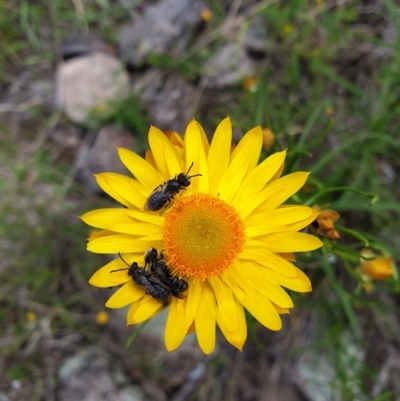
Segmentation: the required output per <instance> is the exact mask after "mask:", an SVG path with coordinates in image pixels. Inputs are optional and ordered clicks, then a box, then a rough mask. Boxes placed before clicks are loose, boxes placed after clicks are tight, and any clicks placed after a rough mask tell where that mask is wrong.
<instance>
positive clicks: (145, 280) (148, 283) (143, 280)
mask: <svg viewBox="0 0 400 401" xmlns="http://www.w3.org/2000/svg"><path fill="white" fill-rule="evenodd" d="M119 257H120V258H121V259H122V261H123V262H124V263H125V264H126V265H127V266H128V268H126V269H118V270H111V271H110V273H114V272H118V271H121V270H128V276H130V277H132V281H133V282H134V283H135V284H136V285H137V286H139V287H140V288H142V289H143V290H144V291H145V292H146V294H148V295H151V296H152V297H153V298H154V299H155V300H156V301H158V302H160V303H162V304H164V305H167V304H168V303H169V301H170V300H171V291H170V290H169V289H168V288H166V287H165V286H164V285H162V284H161V283H159V282H158V281H156V280H153V277H152V273H151V271H149V270H146V269H144V268H142V267H139V265H138V264H137V262H133V263H132V264H131V265H129V264H128V263H127V262H126V261H125V260H124V259H123V258H122V256H121V254H119Z"/></svg>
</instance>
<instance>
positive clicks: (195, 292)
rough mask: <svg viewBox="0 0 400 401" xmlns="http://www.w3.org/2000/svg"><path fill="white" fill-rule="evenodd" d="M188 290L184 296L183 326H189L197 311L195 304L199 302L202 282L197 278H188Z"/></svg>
mask: <svg viewBox="0 0 400 401" xmlns="http://www.w3.org/2000/svg"><path fill="white" fill-rule="evenodd" d="M187 282H188V284H189V291H188V294H187V298H186V312H185V328H186V329H187V328H188V327H190V326H191V324H192V323H193V321H194V318H195V316H196V312H197V305H198V304H199V300H200V295H201V287H202V283H201V281H199V280H196V279H193V278H188V279H187Z"/></svg>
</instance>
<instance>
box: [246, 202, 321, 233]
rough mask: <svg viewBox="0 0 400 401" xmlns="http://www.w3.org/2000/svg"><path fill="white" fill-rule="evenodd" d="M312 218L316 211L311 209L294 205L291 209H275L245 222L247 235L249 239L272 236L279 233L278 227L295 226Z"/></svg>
mask: <svg viewBox="0 0 400 401" xmlns="http://www.w3.org/2000/svg"><path fill="white" fill-rule="evenodd" d="M311 216H315V211H314V210H313V209H312V208H311V207H308V206H294V205H293V206H291V207H285V208H278V209H274V210H271V211H270V212H268V213H264V214H263V215H261V214H260V213H258V214H254V215H253V214H252V215H250V216H249V217H248V218H247V219H246V220H245V221H244V222H245V224H246V235H248V236H249V237H256V236H259V235H264V234H270V233H272V232H274V231H278V230H275V228H276V227H281V226H288V225H293V224H294V223H296V222H299V221H304V220H306V219H308V218H310V217H311ZM314 218H315V217H314ZM290 231H296V230H290Z"/></svg>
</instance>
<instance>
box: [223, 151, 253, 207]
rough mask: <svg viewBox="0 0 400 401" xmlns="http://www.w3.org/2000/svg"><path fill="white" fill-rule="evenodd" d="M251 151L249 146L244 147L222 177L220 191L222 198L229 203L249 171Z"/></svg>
mask: <svg viewBox="0 0 400 401" xmlns="http://www.w3.org/2000/svg"><path fill="white" fill-rule="evenodd" d="M249 153H250V150H249V149H248V148H243V149H242V150H241V152H239V153H238V154H237V156H236V157H235V159H234V160H233V161H232V163H231V164H230V165H229V167H228V168H227V170H226V171H225V173H224V175H223V176H222V177H221V181H220V183H219V187H218V193H219V194H220V196H221V199H223V200H225V201H226V202H228V203H230V201H231V199H233V197H234V196H235V194H236V192H237V190H238V188H239V186H240V184H241V183H242V180H243V178H244V176H245V174H246V172H247V169H248V166H249V162H250V158H249Z"/></svg>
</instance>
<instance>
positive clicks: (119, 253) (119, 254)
mask: <svg viewBox="0 0 400 401" xmlns="http://www.w3.org/2000/svg"><path fill="white" fill-rule="evenodd" d="M118 256H119V257H120V258H121V260H122V261H123V262H124V263H125V264H126V265H127V266H128V267H131V266H130V264H129V263H128V262H126V260H125V259H124V258H123V257H122V255H121V252H118ZM119 270H126V269H119ZM119 270H113V271H114V272H115V271H119ZM110 273H111V272H110Z"/></svg>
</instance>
